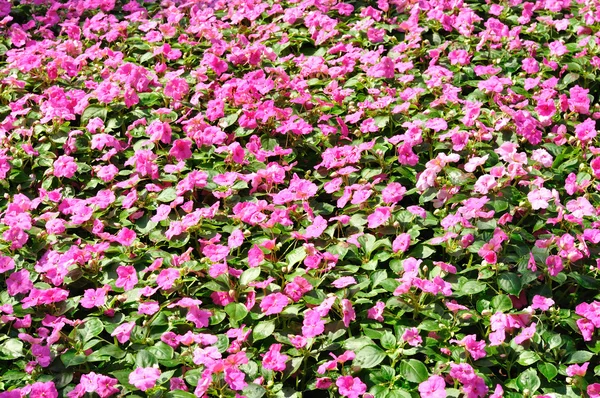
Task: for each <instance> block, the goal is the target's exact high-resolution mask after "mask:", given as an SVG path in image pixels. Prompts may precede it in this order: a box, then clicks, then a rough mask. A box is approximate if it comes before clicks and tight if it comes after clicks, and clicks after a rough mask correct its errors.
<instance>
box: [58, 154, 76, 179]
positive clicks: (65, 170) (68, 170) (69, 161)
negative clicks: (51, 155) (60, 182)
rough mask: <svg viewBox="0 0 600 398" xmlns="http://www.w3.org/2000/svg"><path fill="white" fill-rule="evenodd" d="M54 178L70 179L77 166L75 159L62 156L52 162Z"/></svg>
mask: <svg viewBox="0 0 600 398" xmlns="http://www.w3.org/2000/svg"><path fill="white" fill-rule="evenodd" d="M53 166H54V176H56V177H59V178H60V177H66V178H71V177H73V176H74V175H75V172H76V171H77V164H76V163H75V159H73V158H72V157H71V156H67V155H62V156H59V157H58V159H56V160H55V161H54V165H53Z"/></svg>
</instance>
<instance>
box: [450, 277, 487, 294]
mask: <svg viewBox="0 0 600 398" xmlns="http://www.w3.org/2000/svg"><path fill="white" fill-rule="evenodd" d="M485 289H487V285H486V284H485V283H482V282H478V281H473V280H471V281H469V280H466V278H465V279H464V281H463V283H461V282H459V285H458V288H457V289H454V290H455V291H454V295H455V296H466V295H468V296H471V295H473V294H477V293H481V292H483V291H484V290H485Z"/></svg>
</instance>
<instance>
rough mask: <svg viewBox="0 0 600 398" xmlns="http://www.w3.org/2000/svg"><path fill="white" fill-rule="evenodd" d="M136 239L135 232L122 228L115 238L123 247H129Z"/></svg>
mask: <svg viewBox="0 0 600 398" xmlns="http://www.w3.org/2000/svg"><path fill="white" fill-rule="evenodd" d="M136 237H137V235H136V233H135V231H133V230H131V229H129V228H122V229H121V230H120V231H119V232H118V233H117V237H116V241H117V242H119V243H120V244H122V245H123V246H131V244H132V243H133V241H134V240H135V238H136Z"/></svg>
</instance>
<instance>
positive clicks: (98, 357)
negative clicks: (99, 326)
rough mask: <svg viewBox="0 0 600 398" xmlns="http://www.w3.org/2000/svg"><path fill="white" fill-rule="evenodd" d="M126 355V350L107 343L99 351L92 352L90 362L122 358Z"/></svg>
mask: <svg viewBox="0 0 600 398" xmlns="http://www.w3.org/2000/svg"><path fill="white" fill-rule="evenodd" d="M125 355H126V353H125V351H123V350H122V349H120V348H119V347H118V346H116V345H112V344H111V345H105V346H104V347H102V348H100V349H98V351H94V352H92V353H91V354H90V355H89V356H88V357H87V361H88V362H97V361H108V360H110V358H115V359H121V358H123V357H124V356H125Z"/></svg>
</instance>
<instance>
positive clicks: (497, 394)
mask: <svg viewBox="0 0 600 398" xmlns="http://www.w3.org/2000/svg"><path fill="white" fill-rule="evenodd" d="M503 396H504V390H503V389H502V386H501V385H500V384H496V388H495V389H494V393H493V394H492V395H490V398H502V397H503Z"/></svg>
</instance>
